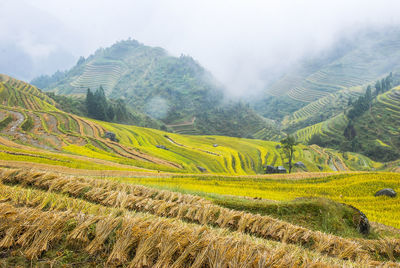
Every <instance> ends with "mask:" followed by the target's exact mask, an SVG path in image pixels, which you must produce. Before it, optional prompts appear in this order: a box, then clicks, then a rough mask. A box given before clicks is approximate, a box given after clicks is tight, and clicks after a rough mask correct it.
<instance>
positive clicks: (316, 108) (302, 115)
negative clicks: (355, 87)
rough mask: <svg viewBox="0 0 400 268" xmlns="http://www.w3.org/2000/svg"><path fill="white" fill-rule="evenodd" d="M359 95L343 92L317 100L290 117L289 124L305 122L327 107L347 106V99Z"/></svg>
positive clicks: (353, 92)
mask: <svg viewBox="0 0 400 268" xmlns="http://www.w3.org/2000/svg"><path fill="white" fill-rule="evenodd" d="M358 96H359V94H358V93H357V92H355V91H351V90H343V91H340V92H337V93H334V94H330V95H328V96H326V97H323V98H319V99H318V100H317V101H314V102H311V103H310V104H308V105H306V106H304V107H303V108H301V109H300V110H298V111H296V112H294V113H293V115H292V116H290V118H289V121H292V122H290V123H295V122H298V121H305V120H307V119H308V118H310V117H312V116H313V115H316V114H318V113H319V112H320V111H323V110H324V109H326V108H327V106H334V107H337V106H343V104H347V103H348V101H349V99H350V98H351V99H356V98H357V97H358Z"/></svg>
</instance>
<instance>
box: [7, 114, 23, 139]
mask: <svg viewBox="0 0 400 268" xmlns="http://www.w3.org/2000/svg"><path fill="white" fill-rule="evenodd" d="M8 112H9V113H10V114H12V115H13V116H14V117H16V118H17V120H15V121H12V122H11V123H10V125H11V127H10V128H9V129H8V131H7V132H9V133H10V134H15V132H16V130H17V128H18V127H19V126H20V125H21V124H22V123H23V122H24V120H25V116H24V115H23V114H21V113H19V112H15V111H8Z"/></svg>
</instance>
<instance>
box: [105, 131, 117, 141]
mask: <svg viewBox="0 0 400 268" xmlns="http://www.w3.org/2000/svg"><path fill="white" fill-rule="evenodd" d="M104 137H105V138H107V139H110V140H111V141H115V142H118V141H119V140H118V139H117V136H116V135H115V133H114V132H110V131H107V132H106V133H105V134H104Z"/></svg>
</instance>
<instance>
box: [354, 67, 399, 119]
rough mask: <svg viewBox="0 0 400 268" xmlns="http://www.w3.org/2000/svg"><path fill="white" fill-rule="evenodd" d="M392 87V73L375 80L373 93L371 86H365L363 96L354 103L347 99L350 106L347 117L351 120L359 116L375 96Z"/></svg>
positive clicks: (368, 106)
mask: <svg viewBox="0 0 400 268" xmlns="http://www.w3.org/2000/svg"><path fill="white" fill-rule="evenodd" d="M392 87H393V74H392V73H390V74H389V75H388V76H386V77H385V78H382V79H381V80H377V81H376V83H375V94H374V95H373V94H372V86H371V85H369V86H368V87H367V90H366V91H365V94H364V95H363V96H360V97H359V98H358V99H357V100H356V101H355V102H354V103H353V102H352V100H351V99H349V106H351V109H350V110H349V112H348V113H347V117H348V118H349V119H350V120H353V119H354V118H356V117H358V116H361V115H362V114H363V113H364V112H366V111H367V110H368V109H369V108H370V106H371V102H372V99H373V98H374V97H375V96H377V95H379V94H381V93H384V92H386V91H388V90H389V89H391V88H392Z"/></svg>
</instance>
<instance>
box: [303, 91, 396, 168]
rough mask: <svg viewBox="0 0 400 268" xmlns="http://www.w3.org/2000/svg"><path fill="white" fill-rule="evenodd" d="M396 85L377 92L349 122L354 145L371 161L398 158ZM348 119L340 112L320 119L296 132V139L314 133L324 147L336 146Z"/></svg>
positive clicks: (305, 137) (342, 138)
mask: <svg viewBox="0 0 400 268" xmlns="http://www.w3.org/2000/svg"><path fill="white" fill-rule="evenodd" d="M399 111H400V87H395V88H392V89H391V90H389V91H387V92H385V93H383V94H379V95H378V96H377V97H376V98H375V99H374V100H373V101H372V103H371V108H370V109H369V110H368V111H366V112H365V113H363V114H362V115H361V116H360V117H357V118H356V119H355V120H354V122H353V124H354V129H355V133H356V138H355V139H356V140H357V144H358V147H356V151H357V152H361V153H363V154H365V155H367V156H369V157H371V158H372V159H374V160H375V161H388V160H396V159H398V158H399V157H400V152H399V150H398V148H399V146H400V139H399V137H400V128H399V119H400V117H399V115H400V113H399ZM347 123H348V118H347V116H345V115H344V114H343V113H342V114H340V115H338V116H336V117H333V118H331V119H328V120H326V121H324V122H321V123H318V124H315V125H312V126H310V127H306V128H303V129H301V130H298V131H297V132H296V138H297V139H298V140H299V141H302V142H304V143H307V142H308V141H309V140H310V139H311V137H312V136H313V135H314V134H316V135H318V136H319V137H320V140H321V144H320V145H324V146H328V147H332V148H339V147H340V145H341V143H342V142H343V141H344V140H345V138H344V136H343V133H344V129H345V128H346V126H347Z"/></svg>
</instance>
